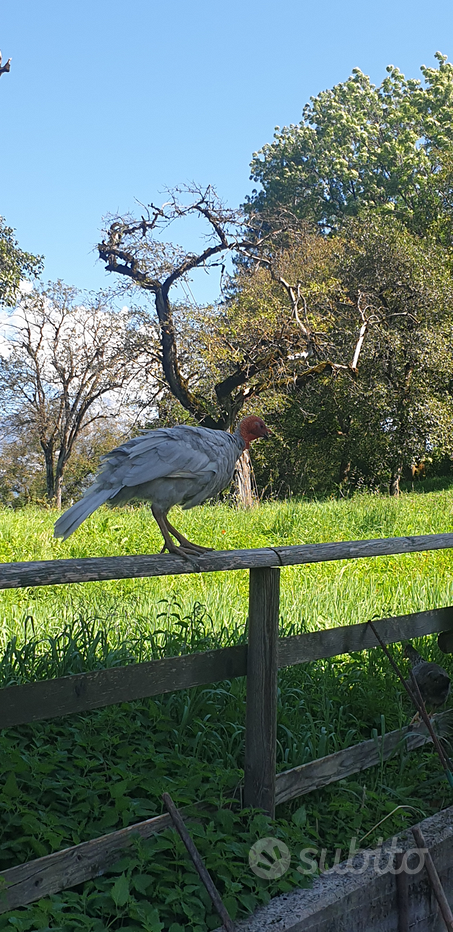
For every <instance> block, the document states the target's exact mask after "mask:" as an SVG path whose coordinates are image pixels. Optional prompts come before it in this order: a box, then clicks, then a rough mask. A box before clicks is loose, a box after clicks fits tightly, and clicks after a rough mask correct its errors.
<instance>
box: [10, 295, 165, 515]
mask: <svg viewBox="0 0 453 932" xmlns="http://www.w3.org/2000/svg"><path fill="white" fill-rule="evenodd" d="M1 353H2V356H1V358H0V397H1V398H2V402H3V411H4V416H3V427H4V428H6V429H7V430H8V433H9V436H10V437H11V436H14V435H16V436H18V435H19V434H23V433H24V432H30V434H31V433H33V435H34V436H35V437H37V438H38V440H39V445H40V447H41V450H42V453H43V455H44V461H45V467H46V487H47V496H48V499H49V500H52V501H53V502H54V504H55V505H56V506H57V507H58V508H59V507H60V506H61V491H62V482H63V476H64V472H65V468H66V465H67V463H68V461H69V459H70V457H71V454H72V452H73V449H74V444H75V442H76V440H77V438H78V437H79V435H80V433H81V432H82V431H83V430H86V428H87V427H89V425H94V424H95V423H96V422H98V421H100V420H101V419H106V418H116V419H118V417H119V416H120V415H121V413H122V412H124V410H125V407H126V406H130V405H131V404H135V406H137V395H138V389H139V385H140V379H141V377H142V376H143V378H144V370H145V367H146V364H147V359H148V356H146V354H145V355H144V337H143V334H142V333H141V332H140V328H137V327H136V326H135V321H134V317H133V315H132V314H131V313H130V312H129V311H128V310H127V309H124V310H122V311H119V312H115V311H113V310H112V309H111V307H110V306H109V303H108V295H107V294H106V293H104V292H101V293H100V294H98V295H88V296H84V297H83V298H82V296H81V295H80V294H78V293H77V292H76V291H75V290H74V289H72V288H69V287H68V286H66V285H64V284H63V283H61V282H58V283H57V284H56V285H52V286H49V287H48V288H47V289H43V290H41V291H36V292H33V293H31V294H29V295H26V296H25V297H24V298H23V299H22V301H21V302H20V304H19V306H18V308H17V309H16V311H15V313H14V315H13V317H12V318H11V319H10V322H9V324H8V326H7V334H6V337H5V338H4V339H3V342H2V346H1Z"/></svg>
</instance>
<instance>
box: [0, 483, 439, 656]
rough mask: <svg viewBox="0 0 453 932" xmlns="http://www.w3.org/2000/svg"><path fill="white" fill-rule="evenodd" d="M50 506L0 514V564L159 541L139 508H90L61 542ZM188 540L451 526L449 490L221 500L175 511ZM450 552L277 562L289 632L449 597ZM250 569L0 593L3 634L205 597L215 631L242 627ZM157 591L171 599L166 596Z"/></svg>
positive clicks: (260, 543)
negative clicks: (244, 507) (395, 495)
mask: <svg viewBox="0 0 453 932" xmlns="http://www.w3.org/2000/svg"><path fill="white" fill-rule="evenodd" d="M55 517H56V515H55V514H53V513H51V512H46V511H42V510H39V509H35V508H28V509H25V510H23V511H9V510H4V511H2V512H0V561H2V562H9V561H20V560H42V559H58V558H68V557H83V556H106V555H114V554H134V553H137V554H140V553H156V552H158V550H159V549H160V546H161V540H160V537H159V532H158V530H157V527H156V525H155V522H154V520H153V519H152V516H151V515H150V512H149V510H148V509H147V508H146V507H143V508H135V509H130V510H127V509H123V510H112V511H110V510H108V509H102V510H100V511H99V512H96V513H95V514H94V515H93V516H92V517H91V518H90V519H89V520H88V521H87V522H86V523H85V524H84V525H82V526H81V528H80V529H79V530H78V531H77V532H76V534H75V535H74V536H73V537H71V538H70V539H69V540H68V541H67V542H66V543H62V542H61V541H59V540H55V539H54V538H53V537H52V528H53V522H54V520H55ZM174 520H175V522H176V524H177V525H178V527H180V529H181V530H182V531H183V533H184V534H186V535H187V536H189V538H191V539H193V540H196V541H199V542H200V543H203V544H205V545H207V546H213V547H215V548H216V549H236V548H241V547H265V546H268V545H270V546H278V545H280V544H300V543H313V542H320V541H330V540H358V539H367V538H372V537H393V536H403V535H413V534H431V533H442V532H447V531H451V530H453V491H441V492H433V493H429V494H425V495H423V494H406V495H403V496H401V497H400V498H399V499H391V498H387V497H384V496H371V495H363V496H356V497H355V498H352V499H346V500H343V501H327V502H322V503H316V502H312V503H303V502H302V503H301V502H297V501H289V502H285V503H281V504H279V503H265V504H263V505H261V506H259V507H258V508H257V509H255V510H253V511H250V512H240V511H236V510H235V509H233V508H231V507H229V506H228V505H215V506H204V507H202V508H196V509H194V510H193V511H192V512H180V513H179V514H177V513H176V510H175V518H174ZM452 571H453V553H452V552H451V551H449V550H446V551H438V552H435V553H420V554H413V555H403V556H396V557H379V558H374V559H370V560H355V561H354V560H351V561H344V562H341V561H340V562H335V563H324V564H321V565H319V566H316V565H312V566H304V567H288V568H285V569H284V570H283V571H282V582H281V616H282V624H283V626H284V628H285V629H286V630H289V629H291V628H293V629H294V630H297V631H299V630H315V629H317V628H320V627H329V626H333V625H343V624H351V623H354V622H359V621H365V620H366V619H367V618H370V617H372V616H373V615H374V616H382V617H383V616H386V615H390V614H397V613H405V612H410V611H417V610H422V609H428V608H433V607H435V606H440V605H446V604H451V603H452V601H453V572H452ZM247 587H248V575H247V573H246V572H234V573H233V572H231V573H216V574H203V575H201V574H200V575H197V574H193V575H190V576H187V577H181V576H176V577H164V578H161V579H144V580H122V581H112V582H103V583H88V584H84V585H83V586H81V585H73V586H65V587H62V586H53V587H42V588H37V589H24V590H9V591H3V592H0V643H3V645H5V644H6V642H7V641H8V640H9V638H10V637H11V636H12V635H13V634H18V635H20V633H21V631H23V626H24V620H25V618H26V617H27V616H31V617H32V618H33V620H34V625H35V632H36V634H39V635H42V636H45V635H48V634H51V635H55V634H57V633H59V632H60V631H61V630H62V628H63V627H64V625H65V624H67V623H72V621H73V619H74V618H75V617H83V618H85V619H92V618H99V619H103V620H107V619H109V621H110V623H111V625H112V626H113V627H116V628H117V631H118V638H119V640H122V639H123V638H124V635H125V632H126V631H127V632H128V633H129V634H132V633H133V632H134V633H137V634H143V630H144V629H146V630H149V629H150V627H151V628H152V627H154V626H156V625H157V626H159V625H161V621H162V620H161V619H160V620H159V621H157V620H156V619H157V616H158V615H159V614H160V613H161V612H162V611H163V610H165V605H166V604H168V605H171V603H172V602H173V601H174V600H175V599H176V601H177V602H178V604H179V606H180V609H178V611H179V612H180V613H182V615H183V616H184V615H190V614H191V613H192V611H193V606H194V604H195V603H197V602H198V603H201V604H202V605H203V606H204V607H205V608H206V611H207V613H208V614H209V616H210V617H211V618H212V620H213V625H214V628H215V629H216V631H217V632H220V631H221V630H223V631H224V636H227V631H229V632H230V634H231V633H233V632H235V633H236V636H238V635H239V633H240V631H241V630H243V628H244V625H245V621H246V613H247ZM161 600H167V603H165V602H162V601H161Z"/></svg>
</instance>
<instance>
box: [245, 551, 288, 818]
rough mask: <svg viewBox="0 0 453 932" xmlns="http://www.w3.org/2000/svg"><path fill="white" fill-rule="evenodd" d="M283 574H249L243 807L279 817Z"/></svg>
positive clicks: (265, 571) (270, 571) (258, 571)
mask: <svg viewBox="0 0 453 932" xmlns="http://www.w3.org/2000/svg"><path fill="white" fill-rule="evenodd" d="M279 592H280V571H279V570H278V569H263V568H260V569H254V570H251V571H250V589H249V630H248V653H247V706H246V716H245V766H244V802H245V805H246V806H250V807H251V808H256V809H264V810H265V812H267V813H269V815H270V816H271V818H274V816H275V768H276V742H277V673H278V667H277V656H278V649H277V645H278V621H279Z"/></svg>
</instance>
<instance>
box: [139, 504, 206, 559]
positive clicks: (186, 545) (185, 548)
mask: <svg viewBox="0 0 453 932" xmlns="http://www.w3.org/2000/svg"><path fill="white" fill-rule="evenodd" d="M151 511H152V513H153V516H154V519H155V521H156V523H157V525H158V526H159V530H160V532H161V534H162V537H163V538H164V541H165V547H164V550H165V549H167V550H168V552H169V553H179V554H180V555H183V556H190V554H196V553H206V551H207V550H210V549H211V548H210V547H199V546H198V544H192V543H191V541H190V540H187V538H186V537H184V536H183V535H182V534H180V533H179V531H177V530H176V528H175V527H173V525H172V524H170V522H169V521H168V519H167V516H166V515H165V514H164V513H163V512H162V511H160V509H159V508H157V506H156V505H152V506H151ZM170 534H173V535H174V537H176V540H178V541H179V543H180V545H181V546H180V547H177V546H176V544H175V542H174V541H173V540H172V539H171V537H170Z"/></svg>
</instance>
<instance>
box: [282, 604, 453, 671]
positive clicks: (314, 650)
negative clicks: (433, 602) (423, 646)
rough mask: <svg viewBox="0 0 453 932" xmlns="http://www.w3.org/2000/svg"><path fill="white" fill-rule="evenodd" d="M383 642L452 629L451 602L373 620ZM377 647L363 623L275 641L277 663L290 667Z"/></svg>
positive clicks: (409, 638)
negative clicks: (423, 610)
mask: <svg viewBox="0 0 453 932" xmlns="http://www.w3.org/2000/svg"><path fill="white" fill-rule="evenodd" d="M373 625H375V626H376V628H377V630H378V632H379V634H380V636H381V638H382V640H383V641H384V642H385V644H396V643H397V642H398V641H409V640H411V639H412V638H419V637H424V636H425V635H427V634H438V633H439V632H441V631H452V630H453V606H449V607H448V608H433V609H431V610H430V611H427V612H414V613H413V614H410V615H396V616H395V617H394V618H381V619H380V621H374V619H373ZM372 647H378V642H377V640H376V638H375V636H374V634H373V632H372V630H371V628H370V626H369V625H368V624H367V622H365V623H363V622H362V623H360V624H357V625H341V626H340V627H338V628H326V629H325V630H324V631H312V632H310V633H307V634H295V635H292V636H291V637H288V638H280V640H279V642H278V665H279V667H280V668H281V667H292V666H295V665H296V664H298V663H307V662H308V661H310V660H321V659H323V658H324V657H336V656H338V654H351V653H353V652H354V651H357V650H369V649H370V648H372Z"/></svg>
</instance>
